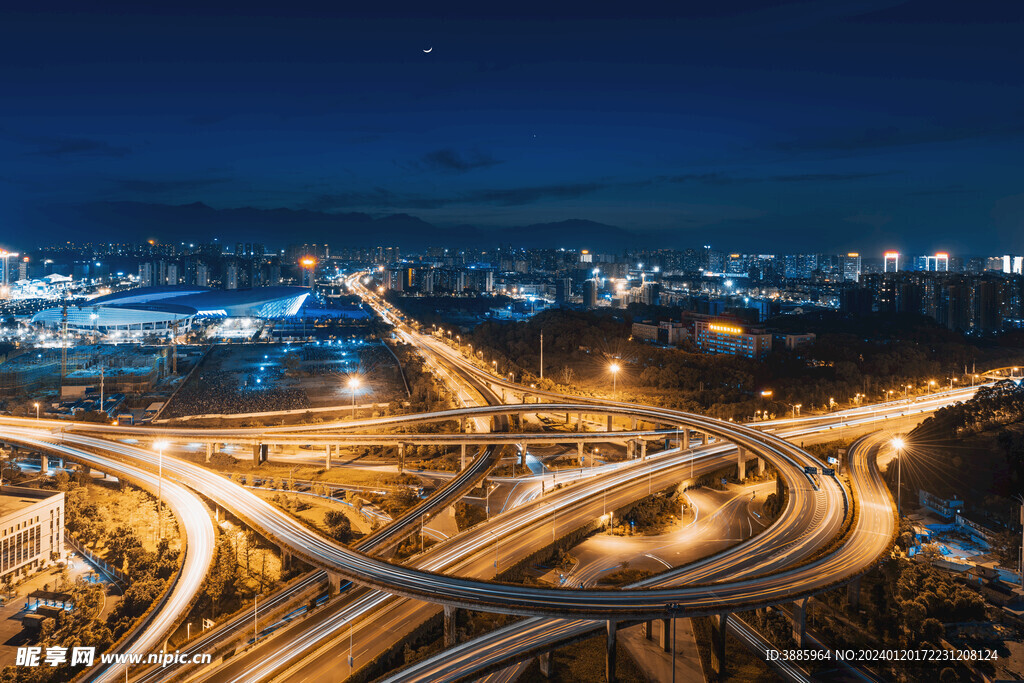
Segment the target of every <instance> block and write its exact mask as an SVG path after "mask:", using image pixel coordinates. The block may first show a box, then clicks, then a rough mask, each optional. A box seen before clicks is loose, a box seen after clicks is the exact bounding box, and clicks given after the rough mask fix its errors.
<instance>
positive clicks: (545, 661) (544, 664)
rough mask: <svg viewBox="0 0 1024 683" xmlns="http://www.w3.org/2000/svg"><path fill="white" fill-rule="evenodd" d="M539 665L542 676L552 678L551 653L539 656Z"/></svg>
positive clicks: (543, 653)
mask: <svg viewBox="0 0 1024 683" xmlns="http://www.w3.org/2000/svg"><path fill="white" fill-rule="evenodd" d="M537 664H538V665H540V674H541V676H543V677H544V678H551V653H550V652H542V653H541V654H539V655H537Z"/></svg>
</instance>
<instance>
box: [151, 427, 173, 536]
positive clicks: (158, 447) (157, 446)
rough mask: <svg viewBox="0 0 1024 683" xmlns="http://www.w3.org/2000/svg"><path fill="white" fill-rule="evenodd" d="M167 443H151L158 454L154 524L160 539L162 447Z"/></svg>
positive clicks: (161, 524) (161, 532) (162, 498)
mask: <svg viewBox="0 0 1024 683" xmlns="http://www.w3.org/2000/svg"><path fill="white" fill-rule="evenodd" d="M169 445H170V444H168V443H167V442H166V441H157V442H156V443H154V444H153V448H155V449H156V452H157V454H158V459H157V477H158V478H157V484H156V503H157V505H156V520H157V521H156V524H157V529H158V530H159V534H160V539H161V540H163V537H164V525H163V515H162V514H160V513H161V512H162V508H163V505H164V449H165V448H167V446H169Z"/></svg>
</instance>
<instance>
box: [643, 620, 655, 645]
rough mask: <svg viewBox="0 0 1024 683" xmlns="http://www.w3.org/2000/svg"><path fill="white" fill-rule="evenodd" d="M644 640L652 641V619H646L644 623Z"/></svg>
mask: <svg viewBox="0 0 1024 683" xmlns="http://www.w3.org/2000/svg"><path fill="white" fill-rule="evenodd" d="M644 638H646V639H647V640H654V619H648V620H647V621H645V622H644Z"/></svg>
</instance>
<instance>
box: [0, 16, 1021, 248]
mask: <svg viewBox="0 0 1024 683" xmlns="http://www.w3.org/2000/svg"><path fill="white" fill-rule="evenodd" d="M12 4H13V3H6V6H7V7H8V9H6V10H4V11H2V12H0V54H2V58H0V73H2V81H0V82H2V84H3V95H2V100H0V104H2V106H0V244H2V245H3V246H15V247H26V246H31V245H32V244H37V243H40V242H49V241H55V240H63V239H75V240H79V241H81V240H84V239H86V238H90V239H99V240H106V239H108V238H111V237H113V236H114V235H113V233H111V234H110V235H108V234H105V233H104V232H103V231H102V230H99V229H98V228H97V227H96V224H97V223H96V220H97V219H96V216H97V215H101V216H110V215H112V214H115V215H116V214H118V211H120V209H121V208H125V207H128V208H129V209H130V210H129V211H128V212H127V213H130V214H132V215H144V216H159V215H161V214H162V213H166V215H168V216H174V215H176V214H175V210H174V209H173V206H174V205H181V204H191V203H194V202H202V203H203V204H205V205H207V206H209V207H212V209H218V210H221V209H233V208H239V207H253V208H257V209H287V210H288V211H278V212H276V213H274V214H273V216H274V217H275V218H274V220H275V221H278V222H279V223H280V225H281V226H282V230H281V231H275V230H272V229H270V228H267V227H266V225H265V224H261V227H260V228H259V229H258V231H257V232H261V233H262V234H254V235H252V236H251V237H252V238H253V239H262V240H265V241H267V242H268V243H270V244H271V245H278V244H279V245H282V246H283V244H285V243H287V242H289V241H296V240H297V239H301V238H302V237H303V236H302V235H301V234H296V233H297V232H301V231H291V232H288V231H287V226H288V225H289V220H290V219H289V216H291V215H292V211H314V212H323V213H327V214H337V213H348V212H365V213H368V214H371V215H372V216H374V217H381V216H387V215H389V214H395V213H405V214H411V215H412V216H416V217H419V218H421V219H423V220H424V221H428V222H429V223H431V224H433V225H435V226H439V227H441V228H452V227H454V226H460V225H472V226H477V227H479V228H482V229H484V230H493V231H494V233H495V234H496V235H506V236H507V235H509V234H512V235H514V234H515V233H514V232H511V233H510V232H508V231H507V230H503V229H507V228H510V227H513V226H524V225H529V224H533V223H542V222H553V221H561V220H565V219H574V218H578V219H587V220H591V221H598V222H601V223H606V224H609V225H613V226H619V227H622V228H625V229H627V230H629V231H632V232H635V233H637V235H638V236H637V239H636V244H637V245H641V244H643V245H648V246H663V247H681V246H698V245H701V244H706V243H711V244H713V245H715V246H716V247H719V248H721V249H726V250H742V251H748V252H754V251H760V252H762V253H765V252H767V253H785V252H787V251H828V250H836V251H840V250H842V251H845V250H849V249H856V250H859V251H862V252H866V255H867V254H868V253H874V252H875V251H878V250H880V249H883V248H890V247H896V248H900V249H902V250H904V251H908V252H914V251H917V252H921V253H924V252H925V251H927V252H929V253H930V252H932V251H935V250H941V249H947V250H950V251H952V252H954V253H960V254H979V255H988V254H990V253H991V254H995V253H999V254H1002V253H1005V252H1007V251H1010V252H1013V251H1017V252H1021V251H1024V227H1022V226H1024V183H1022V181H1024V164H1022V163H1021V160H1022V158H1024V155H1022V152H1024V119H1022V116H1024V102H1022V100H1024V90H1022V88H1021V81H1022V76H1021V74H1022V67H1024V59H1022V38H1021V36H1022V35H1024V31H1022V28H1024V27H1022V24H1024V3H1020V2H1012V1H1009V0H1000V1H998V2H992V1H985V0H982V1H980V2H970V3H968V2H964V1H963V0H959V1H957V2H936V1H935V0H929V1H927V2H925V1H921V2H891V1H890V2H885V1H878V2H875V1H872V0H863V1H860V2H832V1H825V2H816V3H811V2H807V3H766V2H730V1H725V2H701V3H679V5H681V6H680V7H673V8H668V7H663V8H661V9H657V10H649V11H645V10H642V9H641V10H639V11H638V9H637V7H636V5H637V3H616V4H614V5H613V4H611V3H587V4H581V5H579V6H577V7H575V8H571V7H570V6H569V5H568V4H567V3H558V2H550V3H545V4H544V5H541V6H540V7H541V9H537V10H536V11H531V10H530V9H529V8H528V7H527V5H524V4H519V3H504V4H500V3H484V2H478V3H473V4H469V5H466V6H464V7H459V8H455V7H454V6H452V5H450V4H449V5H441V4H436V3H430V2H417V3H415V4H414V5H411V6H401V5H397V4H391V5H388V6H386V7H381V8H380V9H379V10H378V9H364V10H353V9H351V8H350V7H349V5H351V4H353V3H345V2H337V3H333V7H332V8H331V9H323V8H318V7H317V6H315V5H309V4H303V3H300V2H275V3H260V2H255V3H252V2H250V3H245V4H242V3H238V4H237V5H236V6H235V7H234V8H229V9H221V10H216V11H214V10H210V9H209V8H206V7H204V5H205V3H204V4H195V5H191V4H190V3H181V2H175V3H162V5H161V7H159V8H154V7H149V6H147V5H152V4H155V3H140V2H131V3H123V4H122V3H76V4H77V5H79V6H80V7H82V8H86V7H90V6H92V5H100V4H102V5H103V6H104V7H106V8H107V9H105V10H102V11H100V10H92V9H81V10H76V9H74V7H73V6H71V5H68V6H59V5H56V4H53V3H45V2H43V3H39V4H38V5H36V4H34V3H22V5H23V6H24V7H26V8H28V7H31V9H26V10H24V11H22V12H18V11H14V10H12V9H10V7H11V5H12ZM361 4H362V5H363V6H364V7H366V8H369V7H371V6H377V5H379V4H380V3H369V2H367V3H361ZM659 4H661V5H670V4H675V3H659ZM222 7H228V6H227V5H222ZM552 8H553V9H552ZM428 48H433V50H432V51H431V52H430V53H424V50H426V49H428ZM112 203H113V204H112ZM127 203H130V204H127ZM210 213H211V214H213V215H214V216H216V215H217V214H216V213H215V212H210ZM302 215H303V216H306V217H307V218H308V217H309V214H302ZM110 220H111V222H112V223H116V222H117V221H116V220H115V219H110ZM121 229H122V230H123V229H124V227H123V226H122V227H121ZM131 229H133V230H134V229H137V230H138V232H139V234H138V237H139V238H143V237H150V236H152V235H150V234H148V233H149V232H152V231H153V230H157V229H156V228H153V227H151V226H148V225H140V226H137V227H132V228H131ZM161 230H164V231H165V232H166V228H161ZM183 230H184V232H183V234H185V232H187V230H185V229H184V228H183ZM156 237H158V238H160V239H164V240H173V238H174V235H168V234H160V235H156ZM188 237H189V238H192V237H193V235H191V234H189V235H188ZM224 237H225V240H230V239H233V236H232V235H229V234H226V235H225V236H224ZM363 237H364V238H365V235H364V236H363ZM331 241H332V243H336V244H338V245H339V246H340V245H341V244H342V243H344V242H345V235H343V234H341V235H338V236H337V237H332V239H331ZM503 241H507V240H506V239H505V238H503ZM513 241H514V239H513ZM524 246H529V245H524ZM564 246H575V245H573V244H566V245H564Z"/></svg>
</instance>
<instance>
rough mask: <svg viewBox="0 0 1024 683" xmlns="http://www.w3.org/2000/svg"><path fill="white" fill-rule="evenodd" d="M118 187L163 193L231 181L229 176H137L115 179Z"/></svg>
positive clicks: (131, 190) (198, 188) (127, 189)
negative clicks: (189, 177)
mask: <svg viewBox="0 0 1024 683" xmlns="http://www.w3.org/2000/svg"><path fill="white" fill-rule="evenodd" d="M114 182H115V183H116V185H117V189H119V190H122V191H124V192H136V193H139V194H162V193H164V192H182V191H186V190H201V189H203V188H207V187H211V186H213V185H219V184H221V183H227V182H230V181H229V180H228V179H227V178H191V179H188V178H186V179H180V180H140V179H136V178H131V179H122V180H116V181H114Z"/></svg>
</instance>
